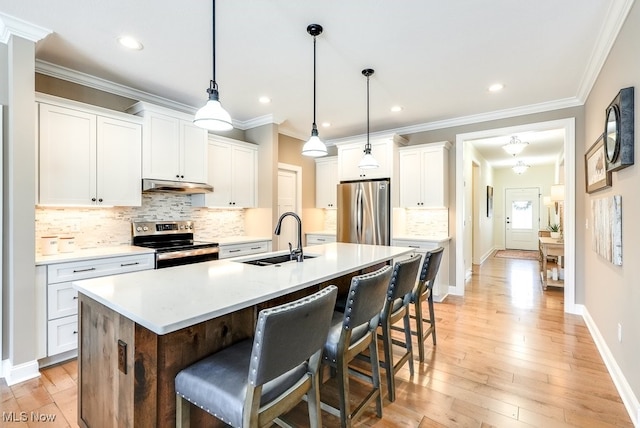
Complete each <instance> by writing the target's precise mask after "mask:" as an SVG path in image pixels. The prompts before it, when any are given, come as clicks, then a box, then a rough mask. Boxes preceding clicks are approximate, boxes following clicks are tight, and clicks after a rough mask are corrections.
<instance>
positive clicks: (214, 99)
mask: <svg viewBox="0 0 640 428" xmlns="http://www.w3.org/2000/svg"><path fill="white" fill-rule="evenodd" d="M211 3H212V5H213V6H212V22H213V25H212V34H213V38H212V46H213V47H212V54H213V55H212V58H213V61H212V65H213V67H212V68H213V76H212V77H213V80H211V81H210V82H209V88H208V89H207V93H208V94H209V100H208V101H207V103H206V104H205V105H204V107H202V108H201V109H200V110H198V111H197V113H196V116H195V118H194V119H193V123H194V124H195V125H196V126H199V127H200V128H204V129H208V130H209V131H228V130H230V129H233V125H232V124H231V115H230V114H229V113H228V112H227V111H226V110H225V109H224V108H223V107H222V104H220V94H219V93H218V84H217V83H216V1H215V0H213V1H212V2H211Z"/></svg>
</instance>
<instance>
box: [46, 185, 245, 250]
mask: <svg viewBox="0 0 640 428" xmlns="http://www.w3.org/2000/svg"><path fill="white" fill-rule="evenodd" d="M144 220H148V221H171V220H193V221H194V224H195V239H196V240H212V239H214V238H224V237H227V236H238V235H244V210H231V209H229V210H227V209H210V208H200V207H194V206H192V204H191V197H190V196H188V195H174V194H171V193H144V194H143V195H142V206H141V207H113V208H69V207H36V225H35V226H36V250H37V251H38V252H39V251H40V238H41V237H42V236H50V235H57V236H72V237H74V238H75V241H76V246H77V247H78V248H95V247H109V246H116V245H128V244H130V243H131V222H132V221H144Z"/></svg>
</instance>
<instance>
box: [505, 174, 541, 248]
mask: <svg viewBox="0 0 640 428" xmlns="http://www.w3.org/2000/svg"><path fill="white" fill-rule="evenodd" d="M504 209H505V213H504V215H505V224H504V229H505V232H504V238H505V239H504V246H505V248H506V249H509V250H537V249H538V230H539V229H540V189H539V188H538V187H530V188H521V189H505V203H504Z"/></svg>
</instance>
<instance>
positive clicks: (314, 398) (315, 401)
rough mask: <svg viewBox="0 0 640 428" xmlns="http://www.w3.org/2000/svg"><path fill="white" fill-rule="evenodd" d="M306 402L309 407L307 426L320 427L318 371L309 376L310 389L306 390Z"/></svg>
mask: <svg viewBox="0 0 640 428" xmlns="http://www.w3.org/2000/svg"><path fill="white" fill-rule="evenodd" d="M307 404H308V407H309V426H310V427H311V428H322V415H321V411H320V379H319V373H318V374H315V375H313V376H312V377H311V389H310V390H309V392H307Z"/></svg>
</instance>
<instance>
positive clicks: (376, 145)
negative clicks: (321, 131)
mask: <svg viewBox="0 0 640 428" xmlns="http://www.w3.org/2000/svg"><path fill="white" fill-rule="evenodd" d="M365 143H366V140H365V139H362V140H358V141H357V142H348V143H339V144H336V145H337V146H338V179H339V180H340V181H347V180H368V179H375V178H392V177H393V173H394V171H395V168H396V166H397V160H398V145H399V144H406V140H405V139H404V138H402V137H400V136H398V135H389V136H382V137H375V138H371V139H370V143H371V154H372V155H373V157H374V158H375V159H376V160H377V161H378V163H379V164H380V167H379V168H375V169H360V168H358V163H360V160H361V159H362V156H364V146H365Z"/></svg>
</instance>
